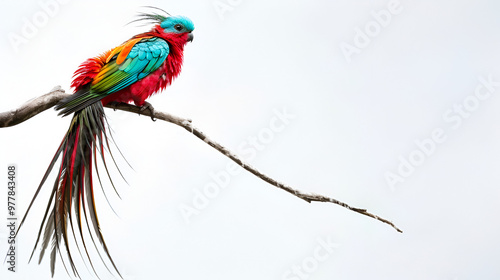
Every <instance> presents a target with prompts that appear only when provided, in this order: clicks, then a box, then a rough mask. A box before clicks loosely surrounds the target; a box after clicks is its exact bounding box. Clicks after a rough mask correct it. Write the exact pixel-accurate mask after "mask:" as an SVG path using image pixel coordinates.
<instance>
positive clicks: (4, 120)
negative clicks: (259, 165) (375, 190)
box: [0, 86, 402, 232]
mask: <svg viewBox="0 0 500 280" xmlns="http://www.w3.org/2000/svg"><path fill="white" fill-rule="evenodd" d="M67 96H69V94H65V92H64V90H63V89H61V87H60V86H57V87H55V88H54V89H52V90H51V91H50V92H49V93H47V94H44V95H42V96H40V97H37V98H35V99H32V100H30V101H28V102H26V103H25V104H23V105H22V106H21V107H19V108H18V109H15V110H11V111H9V112H4V113H0V127H9V126H14V125H17V124H19V123H22V122H24V121H26V120H28V119H29V118H31V117H33V116H35V115H37V114H39V113H41V112H43V111H45V110H47V109H49V108H51V107H52V106H54V105H56V104H57V102H59V101H60V100H62V99H63V98H65V97H67ZM106 107H109V108H113V109H116V110H122V111H127V112H131V113H137V114H141V115H144V116H149V117H154V118H156V119H159V120H163V121H166V122H170V123H173V124H176V125H178V126H181V127H183V128H184V129H186V130H187V131H189V132H190V133H192V134H193V135H194V136H196V137H198V138H199V139H201V140H203V142H205V143H207V144H208V145H210V146H211V147H212V148H214V149H216V150H217V151H219V152H221V153H222V154H224V155H225V156H226V157H228V158H230V159H231V160H232V161H234V162H236V163H237V164H238V165H239V166H241V167H243V168H244V169H245V170H247V171H249V172H250V173H252V174H254V175H255V176H257V177H259V178H260V179H262V180H263V181H265V182H267V183H269V184H271V185H273V186H275V187H277V188H280V189H282V190H284V191H287V192H289V193H291V194H293V195H294V196H296V197H298V198H300V199H303V200H305V201H307V202H309V203H310V202H330V203H333V204H337V205H340V206H342V207H345V208H347V209H349V210H351V211H354V212H356V213H359V214H362V215H365V216H368V217H371V218H373V219H376V220H379V221H381V222H383V223H386V224H388V225H390V226H392V227H393V228H394V229H395V230H397V231H398V232H402V231H401V230H400V229H399V228H398V227H396V226H395V225H394V224H393V223H392V222H390V221H388V220H386V219H383V218H381V217H379V216H377V215H374V214H372V213H370V212H368V211H367V210H366V209H361V208H355V207H351V206H349V205H348V204H346V203H344V202H341V201H338V200H336V199H333V198H330V197H327V196H323V195H319V194H313V193H304V192H301V191H298V190H296V189H293V188H292V187H290V186H288V185H286V184H283V183H281V182H279V181H276V180H275V179H273V178H271V177H269V176H267V175H266V174H264V173H262V172H260V171H258V170H257V169H256V168H255V167H253V166H251V165H249V164H248V163H246V162H244V161H243V160H242V159H241V158H239V157H238V156H237V155H236V154H234V153H233V152H231V151H230V150H228V149H227V148H225V147H224V146H222V145H221V144H219V143H217V142H215V141H213V140H212V139H210V138H209V137H208V136H207V135H206V134H205V133H203V132H202V131H200V130H199V129H198V128H196V127H194V126H193V124H192V122H191V120H190V119H184V118H180V117H177V116H174V115H171V114H169V113H164V112H158V111H155V113H154V114H153V115H152V114H151V112H150V111H149V110H144V111H141V109H140V107H137V106H134V105H130V104H125V103H120V104H115V105H108V106H106Z"/></svg>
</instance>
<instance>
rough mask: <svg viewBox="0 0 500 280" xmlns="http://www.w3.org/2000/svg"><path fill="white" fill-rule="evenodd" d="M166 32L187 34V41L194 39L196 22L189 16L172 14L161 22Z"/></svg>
mask: <svg viewBox="0 0 500 280" xmlns="http://www.w3.org/2000/svg"><path fill="white" fill-rule="evenodd" d="M160 26H161V28H163V31H164V32H165V33H173V34H183V33H185V34H187V41H193V33H192V32H193V30H194V24H193V22H192V21H191V20H190V19H188V18H187V17H183V16H170V17H167V18H165V20H163V21H162V22H161V23H160Z"/></svg>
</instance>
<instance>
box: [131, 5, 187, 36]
mask: <svg viewBox="0 0 500 280" xmlns="http://www.w3.org/2000/svg"><path fill="white" fill-rule="evenodd" d="M147 8H151V9H156V10H159V11H162V12H163V13H164V14H165V15H162V14H158V13H156V12H152V13H140V14H139V16H138V19H136V20H134V22H135V21H146V22H150V23H154V24H155V27H154V28H153V30H156V31H157V32H160V33H163V34H164V35H165V36H166V37H169V38H172V39H173V38H176V41H179V40H180V41H183V42H182V43H184V44H185V43H187V42H191V41H193V33H192V32H193V30H194V24H193V22H192V21H191V20H190V19H189V18H187V17H184V16H171V15H170V14H169V13H167V12H165V11H164V10H161V9H159V8H156V7H147Z"/></svg>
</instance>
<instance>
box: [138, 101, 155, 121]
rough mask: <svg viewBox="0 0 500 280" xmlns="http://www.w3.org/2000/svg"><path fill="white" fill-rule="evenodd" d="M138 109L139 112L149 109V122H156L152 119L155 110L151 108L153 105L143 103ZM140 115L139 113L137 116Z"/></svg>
mask: <svg viewBox="0 0 500 280" xmlns="http://www.w3.org/2000/svg"><path fill="white" fill-rule="evenodd" d="M140 108H141V112H142V111H144V110H146V109H149V112H151V120H153V121H154V122H155V121H156V119H155V118H154V115H155V108H154V107H153V105H151V103H149V102H147V101H144V104H142V106H141V107H140ZM140 114H141V113H139V115H140Z"/></svg>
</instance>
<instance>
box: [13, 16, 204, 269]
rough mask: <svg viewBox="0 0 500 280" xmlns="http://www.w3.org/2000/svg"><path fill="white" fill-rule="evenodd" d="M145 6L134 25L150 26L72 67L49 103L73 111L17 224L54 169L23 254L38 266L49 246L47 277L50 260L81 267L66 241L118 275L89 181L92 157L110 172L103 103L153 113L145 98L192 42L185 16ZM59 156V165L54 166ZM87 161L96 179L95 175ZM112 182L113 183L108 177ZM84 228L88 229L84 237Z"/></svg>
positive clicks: (173, 73) (177, 67)
mask: <svg viewBox="0 0 500 280" xmlns="http://www.w3.org/2000/svg"><path fill="white" fill-rule="evenodd" d="M150 8H152V9H155V10H154V11H153V12H143V13H139V14H138V17H137V19H136V20H134V21H133V22H136V21H144V22H146V23H147V24H152V25H153V27H152V28H151V29H150V30H149V31H147V32H144V33H141V34H138V35H135V36H133V37H132V38H130V39H129V40H127V41H125V42H124V43H122V44H121V45H119V46H117V47H115V48H113V49H110V50H108V51H105V52H104V53H102V54H100V55H98V56H96V57H93V58H89V59H87V60H86V61H84V62H83V63H82V64H81V65H80V66H79V67H78V68H77V70H76V71H75V72H74V75H73V80H72V82H71V87H72V88H73V89H74V92H73V94H72V95H70V96H69V97H66V98H64V99H62V100H61V101H60V102H59V103H58V104H56V106H55V109H56V110H58V111H59V115H61V116H63V117H64V116H69V115H71V114H72V115H73V116H72V118H71V122H70V125H69V129H68V131H67V132H66V134H65V135H64V137H63V140H62V141H61V143H60V145H59V147H58V148H57V151H56V153H55V155H54V157H53V158H52V160H51V161H50V164H49V166H48V168H47V170H46V172H45V174H44V175H43V178H42V180H41V182H40V184H39V186H38V188H37V190H36V192H35V194H34V195H33V198H32V200H31V203H30V204H29V206H28V209H27V211H26V213H25V215H24V217H23V219H22V221H21V223H20V226H19V229H20V228H21V226H22V224H23V223H24V221H25V219H26V217H27V216H28V213H29V211H30V209H31V207H32V206H33V203H34V202H35V200H36V198H37V196H38V194H39V193H40V191H41V189H42V187H43V186H44V185H45V183H46V181H47V178H48V177H49V175H50V174H52V171H54V173H56V172H57V175H56V179H55V182H54V184H53V187H52V191H51V195H50V199H49V201H48V204H47V208H46V210H45V214H44V216H43V220H42V222H41V225H40V229H39V231H38V237H37V240H36V243H35V245H34V248H33V251H32V254H31V256H30V259H29V260H30V261H31V259H32V258H33V256H34V254H35V251H36V249H37V248H39V250H40V252H39V260H38V263H39V264H40V263H41V261H42V259H43V257H44V255H45V254H49V251H50V271H51V276H52V277H54V273H55V264H56V259H60V260H61V262H62V264H63V266H64V268H65V270H66V272H67V273H68V274H69V271H72V272H73V275H74V276H75V277H78V278H80V276H79V272H78V271H79V269H80V267H77V265H76V264H75V257H76V254H75V253H74V252H71V250H70V243H72V244H73V245H71V247H73V248H74V247H75V245H74V244H76V247H77V248H78V252H79V255H80V257H81V258H82V259H83V261H84V263H85V265H86V266H87V264H90V267H91V268H92V270H93V271H94V273H95V274H96V275H97V273H96V270H95V267H94V265H95V260H94V261H93V260H92V258H91V254H89V246H90V245H89V243H90V242H91V243H93V245H94V247H95V250H96V251H97V253H98V254H99V258H100V260H101V262H102V263H103V264H104V266H105V267H106V269H107V270H108V271H110V272H111V270H110V269H109V268H108V265H109V264H110V265H111V266H112V267H113V269H112V270H114V271H115V272H116V273H117V274H118V275H119V276H120V277H122V276H121V274H120V272H119V270H118V268H117V266H116V265H115V262H114V261H113V258H112V257H111V254H110V252H109V250H108V248H107V246H106V243H105V241H104V237H103V233H102V232H101V228H100V225H99V220H98V217H97V209H96V205H95V199H94V182H95V181H99V183H101V179H100V177H99V171H98V169H97V166H98V165H97V161H98V160H99V161H102V163H103V166H104V168H105V171H106V173H107V175H108V176H109V173H108V167H107V165H106V160H105V153H104V151H105V150H108V151H110V149H109V147H110V141H111V140H112V139H110V137H111V136H110V132H109V124H108V123H107V119H106V115H105V112H104V106H106V105H113V104H118V103H133V104H135V105H136V106H139V107H140V108H141V111H143V110H150V111H151V116H153V115H154V108H153V106H152V105H151V104H150V103H149V102H147V101H146V99H147V98H148V97H150V96H151V95H153V94H155V93H158V92H161V91H163V90H164V89H165V88H166V87H167V86H169V85H170V84H171V83H172V81H173V80H174V79H175V78H176V77H177V76H178V75H179V74H180V72H181V68H182V64H183V57H184V47H185V45H186V44H187V43H188V42H191V41H193V30H194V24H193V22H192V21H191V20H190V19H189V18H187V17H184V16H171V15H170V14H168V13H167V12H165V11H164V10H162V9H160V8H156V7H150ZM152 119H153V120H154V118H153V117H152ZM111 157H112V155H111ZM59 158H60V165H59V167H56V166H57V165H56V164H57V162H58V159H59ZM113 161H114V159H113ZM93 165H94V170H95V174H96V175H97V178H98V180H95V176H94V174H93ZM110 179H111V178H110ZM111 184H112V185H113V187H114V184H113V181H112V180H111ZM101 187H102V184H101ZM19 229H18V231H19ZM85 231H88V233H85V234H84V232H85ZM84 236H85V238H84ZM89 236H90V238H89ZM97 244H99V245H100V246H98V245H97ZM98 248H99V249H98ZM101 253H102V254H101ZM65 260H66V261H65ZM105 260H106V261H105ZM106 262H107V263H108V265H106ZM79 266H81V265H79ZM68 267H69V269H68ZM87 267H89V266H87Z"/></svg>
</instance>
